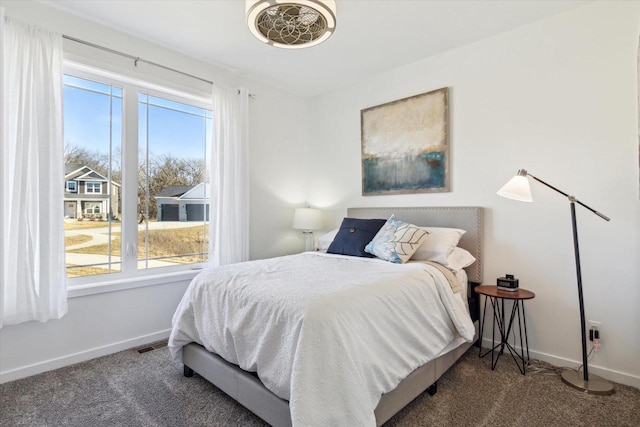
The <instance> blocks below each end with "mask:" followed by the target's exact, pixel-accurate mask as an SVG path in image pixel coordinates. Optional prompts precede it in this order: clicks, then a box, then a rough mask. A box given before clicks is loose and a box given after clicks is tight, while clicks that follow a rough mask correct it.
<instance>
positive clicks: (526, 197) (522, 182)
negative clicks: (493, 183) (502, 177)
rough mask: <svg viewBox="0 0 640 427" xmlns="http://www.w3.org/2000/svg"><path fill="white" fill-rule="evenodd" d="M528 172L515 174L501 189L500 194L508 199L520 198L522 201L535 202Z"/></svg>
mask: <svg viewBox="0 0 640 427" xmlns="http://www.w3.org/2000/svg"><path fill="white" fill-rule="evenodd" d="M526 174H527V173H526V172H524V174H521V173H520V172H518V175H516V176H514V177H513V178H511V179H510V180H509V182H507V183H506V184H505V185H504V186H503V187H502V188H501V189H500V190H498V195H499V196H502V197H506V198H507V199H513V200H518V201H520V202H533V197H531V187H529V179H528V178H527V175H526Z"/></svg>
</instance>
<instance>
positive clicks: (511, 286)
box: [497, 274, 518, 292]
mask: <svg viewBox="0 0 640 427" xmlns="http://www.w3.org/2000/svg"><path fill="white" fill-rule="evenodd" d="M497 285H498V287H499V288H500V289H501V290H503V291H512V292H514V291H517V290H518V279H516V278H515V277H513V274H507V275H506V276H505V277H498V279H497Z"/></svg>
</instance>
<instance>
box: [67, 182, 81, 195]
mask: <svg viewBox="0 0 640 427" xmlns="http://www.w3.org/2000/svg"><path fill="white" fill-rule="evenodd" d="M71 185H73V189H71ZM65 187H66V189H67V192H68V193H77V192H78V182H77V181H73V180H71V181H67V182H66V185H65Z"/></svg>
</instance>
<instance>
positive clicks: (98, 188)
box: [84, 181, 102, 194]
mask: <svg viewBox="0 0 640 427" xmlns="http://www.w3.org/2000/svg"><path fill="white" fill-rule="evenodd" d="M84 192H85V193H87V194H88V193H98V194H100V193H102V183H100V182H91V181H87V182H85V183H84Z"/></svg>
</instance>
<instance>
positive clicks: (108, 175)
mask: <svg viewBox="0 0 640 427" xmlns="http://www.w3.org/2000/svg"><path fill="white" fill-rule="evenodd" d="M127 100H128V101H127ZM136 101H137V102H136ZM210 104H211V101H210V100H209V99H208V98H199V97H197V96H195V95H192V94H187V93H182V92H178V91H176V90H173V89H166V90H165V89H164V88H162V87H159V86H158V85H156V84H153V85H152V84H148V83H145V82H141V81H138V80H133V79H131V78H127V77H121V76H116V75H112V74H110V73H108V72H106V71H103V70H95V71H93V69H90V68H88V67H86V66H75V65H74V64H71V63H66V64H65V76H64V131H65V138H64V139H65V181H66V182H67V189H69V182H70V181H75V182H76V184H75V192H76V193H74V194H69V193H71V192H72V191H73V190H69V192H68V193H67V194H66V195H65V201H64V204H65V224H64V227H65V236H66V237H67V239H66V241H67V243H66V255H67V260H66V262H67V275H68V277H70V278H73V279H71V280H70V281H69V285H70V286H71V287H74V286H81V285H85V284H91V283H94V282H95V280H96V279H95V277H96V276H97V275H101V276H102V278H98V280H100V281H101V283H103V282H104V275H109V276H113V278H114V280H115V279H118V280H120V279H121V278H125V277H140V276H141V275H142V276H144V275H145V274H151V273H153V274H163V273H164V272H166V273H172V272H175V271H189V270H191V269H192V268H193V267H192V266H193V264H198V263H202V262H205V261H207V260H208V249H209V242H208V237H209V231H208V227H209V220H208V215H206V216H205V215H199V216H197V215H196V212H195V211H196V210H198V208H200V210H202V209H201V208H202V203H208V200H206V201H205V200H203V201H201V202H199V203H200V205H199V206H195V208H194V207H192V209H191V210H192V211H193V212H192V213H191V216H190V217H189V218H196V217H197V218H198V220H194V221H191V220H190V221H185V222H184V223H183V224H176V226H173V227H166V224H162V223H160V222H159V221H158V220H157V217H158V212H157V210H158V201H157V199H156V197H157V196H158V195H159V194H160V192H161V191H162V190H163V189H165V188H167V187H168V186H175V185H182V186H191V187H194V186H199V187H202V186H204V189H203V191H204V194H206V191H207V188H208V179H209V171H208V165H207V163H208V162H207V161H208V153H209V150H210V135H211V129H212V121H213V119H212V117H213V114H212V111H211V106H210ZM125 135H126V138H125V137H124V136H125ZM205 182H206V183H207V184H204V183H205ZM73 187H74V186H73V185H72V188H73ZM194 202H196V201H195V200H194ZM207 214H208V212H207ZM96 236H97V237H96ZM92 242H95V244H93V245H92V244H91V243H92Z"/></svg>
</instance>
